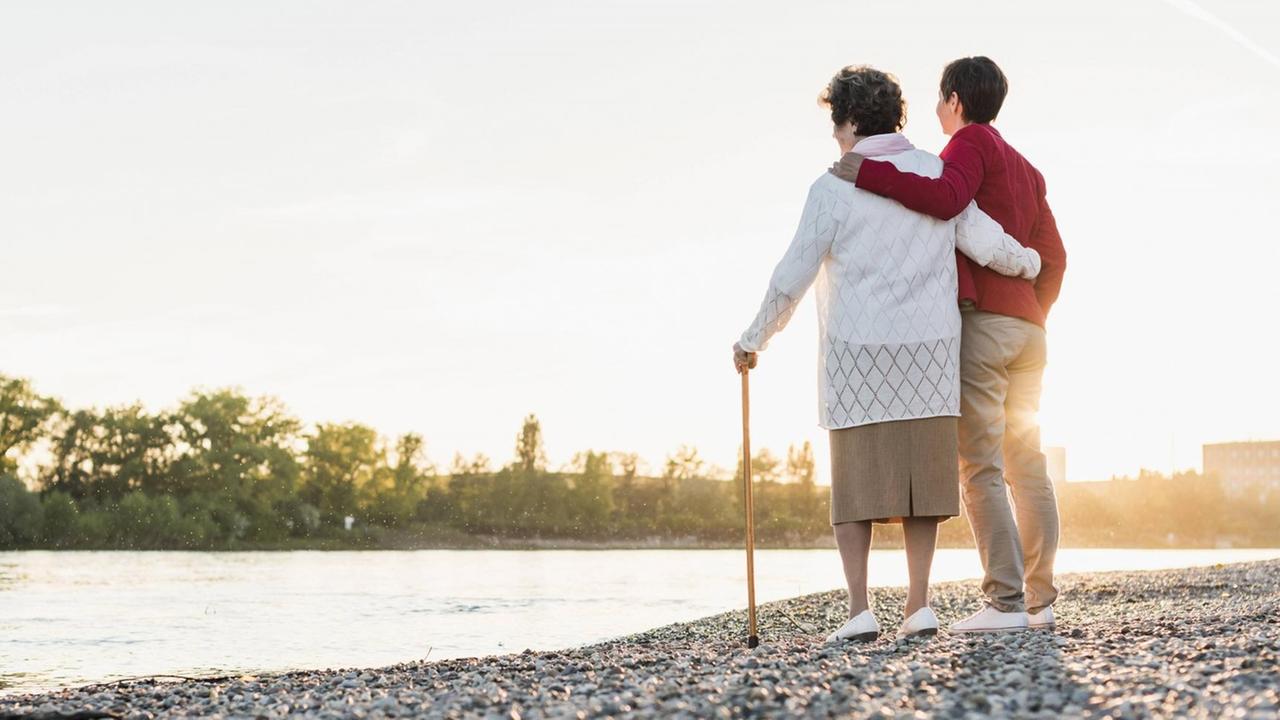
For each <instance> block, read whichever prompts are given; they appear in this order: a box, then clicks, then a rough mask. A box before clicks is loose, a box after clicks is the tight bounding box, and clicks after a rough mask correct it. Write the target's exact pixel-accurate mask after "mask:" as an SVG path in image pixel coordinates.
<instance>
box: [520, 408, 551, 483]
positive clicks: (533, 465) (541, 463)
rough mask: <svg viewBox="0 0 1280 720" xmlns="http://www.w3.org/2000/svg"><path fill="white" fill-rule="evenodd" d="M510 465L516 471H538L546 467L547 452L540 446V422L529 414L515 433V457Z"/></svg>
mask: <svg viewBox="0 0 1280 720" xmlns="http://www.w3.org/2000/svg"><path fill="white" fill-rule="evenodd" d="M512 467H513V469H514V470H516V472H518V473H539V472H543V471H545V470H546V469H547V452H546V449H545V448H544V447H543V446H542V424H541V423H539V422H538V418H537V417H536V416H534V415H533V414H530V415H529V416H528V417H526V418H525V419H524V424H523V425H521V426H520V433H519V434H518V435H516V457H515V460H514V461H513V463H512Z"/></svg>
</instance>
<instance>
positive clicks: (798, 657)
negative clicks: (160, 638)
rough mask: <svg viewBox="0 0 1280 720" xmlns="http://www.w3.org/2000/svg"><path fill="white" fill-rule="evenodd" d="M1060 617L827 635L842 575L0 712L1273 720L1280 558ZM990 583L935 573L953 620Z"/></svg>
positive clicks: (1068, 610) (120, 687)
mask: <svg viewBox="0 0 1280 720" xmlns="http://www.w3.org/2000/svg"><path fill="white" fill-rule="evenodd" d="M1059 586H1060V588H1061V590H1062V594H1061V597H1060V599H1059V602H1058V604H1057V606H1056V610H1057V615H1058V627H1057V629H1056V631H1054V632H1046V631H1031V632H1022V633H1014V634H1003V635H983V636H952V635H948V634H946V633H945V631H944V632H942V633H940V634H939V635H938V636H937V637H935V638H931V639H918V640H907V641H895V640H894V639H893V630H894V629H895V628H896V627H897V624H898V623H899V622H900V621H901V619H902V611H901V608H902V602H903V597H904V591H903V590H901V589H894V588H886V589H878V590H873V591H872V593H873V595H872V602H873V605H874V610H875V612H876V615H877V616H878V618H879V620H880V624H881V626H882V629H883V630H884V631H885V634H884V635H882V636H881V638H880V639H879V640H878V641H876V642H873V643H868V644H855V645H832V644H827V643H824V642H823V637H824V636H825V635H826V633H828V632H829V631H830V630H832V629H833V628H835V627H838V626H839V625H840V624H841V623H842V622H843V620H844V618H845V599H844V593H843V591H831V592H825V593H818V594H813V595H806V596H803V597H798V598H792V599H789V600H783V601H779V602H775V603H768V604H765V605H762V606H761V607H760V608H759V619H760V636H761V645H760V646H759V647H757V648H755V649H753V650H748V649H747V648H746V647H745V643H744V639H745V626H746V612H745V610H742V611H736V612H729V613H723V614H720V615H714V616H711V617H707V618H703V619H700V620H697V621H694V622H689V623H679V624H675V625H668V626H665V627H661V628H657V629H654V630H650V631H647V632H644V633H640V634H638V635H633V636H629V637H625V638H619V639H616V640H611V641H608V642H603V643H599V644H595V645H590V646H585V647H580V648H573V649H568V650H561V651H538V652H535V651H529V650H526V651H524V652H522V653H518V654H511V655H502V656H492V657H483V658H467V659H453V660H440V661H429V660H424V661H418V662H409V663H402V664H399V665H392V666H389V667H383V668H365V669H328V670H314V671H294V672H288V673H281V674H278V675H259V676H256V677H250V676H239V677H225V678H212V679H200V680H193V679H186V680H172V679H164V678H155V679H147V680H136V681H129V682H123V683H115V684H110V685H90V686H85V687H80V688H73V689H66V690H61V691H57V692H52V693H47V694H32V695H13V696H2V697H0V718H11V717H23V718H178V717H214V718H219V717H220V718H286V717H299V718H353V717H354V718H400V717H426V718H470V717H477V718H503V719H506V720H517V719H518V718H600V717H686V718H706V717H713V718H737V717H800V716H805V717H842V718H844V717H856V718H862V717H875V718H921V717H940V718H986V717H1025V718H1059V717H1083V718H1106V717H1110V718H1144V717H1152V718H1165V717H1191V718H1220V717H1233V718H1275V717H1277V716H1278V715H1280V560H1273V561H1264V562H1255V563H1243V564H1237V565H1220V566H1214V567H1207V568H1190V569H1182V570H1169V571H1156V572H1122V573H1100V574H1076V575H1067V576H1063V577H1062V578H1061V580H1060V583H1059ZM979 604H980V600H979V593H978V588H977V583H976V582H961V583H948V584H941V585H938V586H936V588H935V590H934V596H933V602H932V605H933V607H934V609H935V610H936V611H937V613H938V616H939V618H940V619H941V620H942V622H943V623H944V624H945V623H949V622H951V621H952V620H955V619H957V618H959V617H962V616H963V615H965V614H967V613H968V612H971V611H973V610H975V609H977V608H978V607H979Z"/></svg>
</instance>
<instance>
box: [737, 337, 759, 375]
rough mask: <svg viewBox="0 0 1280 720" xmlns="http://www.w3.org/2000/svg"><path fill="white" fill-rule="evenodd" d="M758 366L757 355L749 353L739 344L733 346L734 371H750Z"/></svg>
mask: <svg viewBox="0 0 1280 720" xmlns="http://www.w3.org/2000/svg"><path fill="white" fill-rule="evenodd" d="M755 366H756V353H753V352H747V351H746V350H743V349H742V346H741V345H739V344H738V343H734V344H733V369H734V370H737V371H738V372H740V373H741V372H742V371H744V370H750V369H751V368H753V367H755Z"/></svg>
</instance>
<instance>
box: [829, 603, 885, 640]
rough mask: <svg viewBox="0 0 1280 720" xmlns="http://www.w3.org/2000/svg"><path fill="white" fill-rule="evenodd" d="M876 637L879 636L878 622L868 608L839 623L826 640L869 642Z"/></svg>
mask: <svg viewBox="0 0 1280 720" xmlns="http://www.w3.org/2000/svg"><path fill="white" fill-rule="evenodd" d="M878 637H880V623H878V622H876V616H875V615H872V614H871V611H870V610H863V611H862V612H860V613H858V614H857V615H856V616H855V617H853V618H852V619H851V620H849V622H847V623H845V624H844V625H841V626H840V629H839V630H836V631H835V632H833V633H831V634H830V635H828V636H827V642H844V641H845V640H852V641H854V642H871V641H872V640H875V639H876V638H878Z"/></svg>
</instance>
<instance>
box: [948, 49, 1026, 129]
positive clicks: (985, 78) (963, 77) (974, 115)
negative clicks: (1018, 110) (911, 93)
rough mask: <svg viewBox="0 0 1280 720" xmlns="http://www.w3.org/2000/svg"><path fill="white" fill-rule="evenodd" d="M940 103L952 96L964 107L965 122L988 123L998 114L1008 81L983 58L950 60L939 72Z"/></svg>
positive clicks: (997, 66)
mask: <svg viewBox="0 0 1280 720" xmlns="http://www.w3.org/2000/svg"><path fill="white" fill-rule="evenodd" d="M939 89H940V90H942V99H943V100H946V99H947V98H949V97H951V93H955V94H956V96H957V97H959V98H960V104H961V105H963V106H964V119H965V120H968V121H969V122H974V123H989V122H991V121H992V120H995V119H996V115H999V114H1000V106H1001V105H1003V104H1004V96H1005V95H1008V94H1009V81H1008V80H1006V79H1005V77H1004V73H1003V72H1001V70H1000V66H999V65H996V64H995V62H994V61H993V60H992V59H991V58H989V57H984V56H982V55H978V56H976V57H967V58H960V59H959V60H953V61H952V62H951V64H950V65H947V67H946V68H944V69H943V70H942V82H941V83H940V87H939Z"/></svg>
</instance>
